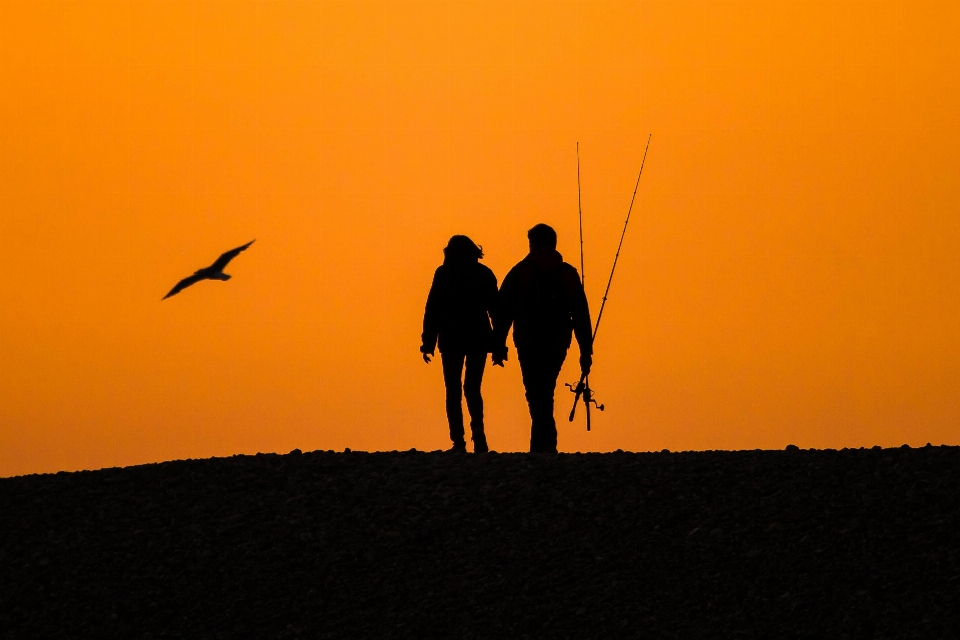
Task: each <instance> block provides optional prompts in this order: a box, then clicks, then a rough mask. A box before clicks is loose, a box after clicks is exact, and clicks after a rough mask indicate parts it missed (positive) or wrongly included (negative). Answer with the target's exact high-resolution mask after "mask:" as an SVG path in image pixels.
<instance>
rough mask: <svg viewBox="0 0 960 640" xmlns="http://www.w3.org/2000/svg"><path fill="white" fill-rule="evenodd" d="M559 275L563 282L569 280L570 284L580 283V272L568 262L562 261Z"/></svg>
mask: <svg viewBox="0 0 960 640" xmlns="http://www.w3.org/2000/svg"><path fill="white" fill-rule="evenodd" d="M559 271H560V277H561V278H562V279H563V280H564V282H569V283H570V284H580V272H579V271H577V268H576V267H575V266H573V265H572V264H570V263H569V262H564V263H563V264H561V265H560V269H559Z"/></svg>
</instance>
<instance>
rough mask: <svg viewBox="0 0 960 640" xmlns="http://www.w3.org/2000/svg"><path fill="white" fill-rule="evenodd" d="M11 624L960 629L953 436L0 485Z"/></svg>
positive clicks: (173, 472)
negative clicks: (939, 442) (915, 442)
mask: <svg viewBox="0 0 960 640" xmlns="http://www.w3.org/2000/svg"><path fill="white" fill-rule="evenodd" d="M0 513H2V518H0V635H2V636H3V637H11V638H56V637H83V638H111V637H122V638H296V637H304V638H365V639H366V638H523V637H529V638H636V637H643V638H764V639H766V638H851V639H861V638H862V639H865V638H951V637H953V638H956V637H960V626H958V620H960V528H958V525H960V448H948V447H929V446H928V447H925V448H921V449H907V448H901V449H883V450H881V449H879V448H874V449H866V450H842V451H832V450H826V451H807V450H803V451H801V450H797V449H796V448H795V447H791V448H789V449H788V450H786V451H741V452H691V453H646V454H631V453H613V454H584V455H580V454H572V455H565V454H561V455H558V456H546V455H529V454H489V455H473V454H466V455H457V454H449V453H419V452H405V453H397V452H394V453H359V452H352V453H333V452H314V453H306V454H301V453H300V452H299V451H295V452H293V453H291V454H287V455H272V454H271V455H263V454H259V455H256V456H235V457H232V458H219V459H210V460H186V461H177V462H165V463H162V464H153V465H145V466H138V467H129V468H124V469H105V470H102V471H94V472H79V473H59V474H56V475H38V476H22V477H16V478H5V479H0Z"/></svg>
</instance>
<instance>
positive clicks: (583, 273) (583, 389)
mask: <svg viewBox="0 0 960 640" xmlns="http://www.w3.org/2000/svg"><path fill="white" fill-rule="evenodd" d="M577 214H578V216H579V221H580V285H581V286H582V287H583V290H584V295H586V290H587V270H586V268H585V267H584V266H583V203H582V201H581V198H580V143H579V142H577ZM566 385H567V386H568V387H570V390H571V391H573V392H574V394H576V395H575V396H574V398H573V409H571V410H570V421H571V422H572V421H573V414H574V413H576V411H577V403H578V402H579V401H580V397H581V396H582V397H583V404H584V406H585V408H586V412H587V431H590V404H591V403H592V404H597V401H596V400H593V392H592V391H591V390H590V377H589V376H586V375H585V376H583V377H582V378H581V380H580V382H579V383H578V384H577V386H576V387H574V386H573V385H571V384H570V383H566ZM597 409H600V411H603V405H602V404H597Z"/></svg>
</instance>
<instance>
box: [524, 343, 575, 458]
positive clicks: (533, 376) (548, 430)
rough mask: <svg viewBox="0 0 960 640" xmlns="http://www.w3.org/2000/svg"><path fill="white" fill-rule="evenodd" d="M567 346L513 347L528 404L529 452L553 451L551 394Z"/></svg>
mask: <svg viewBox="0 0 960 640" xmlns="http://www.w3.org/2000/svg"><path fill="white" fill-rule="evenodd" d="M566 357H567V350H566V349H564V348H557V347H528V348H526V349H520V348H517V358H518V359H519V360H520V374H521V375H522V376H523V387H524V389H525V390H526V394H525V395H526V397H527V406H529V407H530V420H531V423H532V424H531V426H530V452H531V453H538V452H539V453H556V452H557V423H556V421H555V420H554V418H553V394H554V391H555V390H556V388H557V378H558V377H559V376H560V368H561V367H562V366H563V361H564V359H566Z"/></svg>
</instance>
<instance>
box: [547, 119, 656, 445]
mask: <svg viewBox="0 0 960 640" xmlns="http://www.w3.org/2000/svg"><path fill="white" fill-rule="evenodd" d="M652 137H653V134H652V133H651V134H650V135H649V136H647V146H646V148H644V150H643V159H642V160H641V161H640V173H639V174H637V184H636V186H634V188H633V197H632V198H630V208H629V209H627V219H626V220H625V221H624V223H623V232H622V233H621V234H620V244H618V245H617V254H616V255H615V256H614V257H613V266H612V267H611V268H610V277H609V278H608V279H607V288H606V290H605V291H604V292H603V300H602V301H601V303H600V312H599V313H597V323H596V324H595V325H594V327H593V336H592V340H591V344H592V343H593V342H595V341H596V339H597V331H599V330H600V319H601V318H602V317H603V308H604V307H605V306H607V295H608V294H609V293H610V285H611V284H612V283H613V274H614V272H616V270H617V260H619V259H620V249H621V248H622V247H623V238H624V237H625V236H626V235H627V225H628V224H630V214H631V213H632V212H633V203H634V201H635V200H636V199H637V189H639V188H640V176H642V175H643V165H644V164H646V162H647V151H649V150H650V139H651V138H652ZM579 201H580V143H577V203H578V205H579ZM580 273H581V278H582V275H583V212H582V211H581V212H580ZM587 380H588V377H587V375H586V374H580V381H579V382H578V383H577V385H576V386H573V385H571V384H570V383H569V382H568V383H566V385H567V387H569V388H570V390H571V391H572V392H574V394H575V396H574V399H573V408H571V409H570V418H569V420H570V422H573V417H574V414H576V412H577V403H578V402H579V401H580V398H583V404H584V405H586V411H587V431H590V405H591V404H596V405H597V408H598V409H600V411H603V405H602V404H597V401H596V400H594V398H593V391H592V390H591V389H590V384H589V383H588V381H587Z"/></svg>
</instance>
